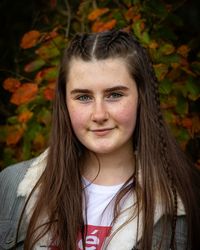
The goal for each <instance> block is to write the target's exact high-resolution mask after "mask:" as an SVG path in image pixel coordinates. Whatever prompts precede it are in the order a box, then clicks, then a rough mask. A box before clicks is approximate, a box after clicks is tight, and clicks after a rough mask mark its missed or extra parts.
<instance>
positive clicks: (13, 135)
mask: <svg viewBox="0 0 200 250" xmlns="http://www.w3.org/2000/svg"><path fill="white" fill-rule="evenodd" d="M23 133H24V129H23V128H22V127H19V126H9V127H8V128H7V138H6V144H7V145H8V146H9V145H16V144H17V143H18V142H19V140H20V139H21V138H22V136H23Z"/></svg>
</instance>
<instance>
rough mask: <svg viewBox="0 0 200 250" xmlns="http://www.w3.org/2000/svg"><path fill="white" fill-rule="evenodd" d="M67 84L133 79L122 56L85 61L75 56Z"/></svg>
mask: <svg viewBox="0 0 200 250" xmlns="http://www.w3.org/2000/svg"><path fill="white" fill-rule="evenodd" d="M67 78H68V82H67V84H70V85H74V84H78V83H79V84H84V85H85V84H86V83H88V84H89V83H92V82H93V83H96V84H97V83H105V84H109V83H111V82H115V83H122V82H130V81H131V80H132V78H131V76H130V74H129V71H128V67H127V64H126V61H125V60H124V59H122V58H114V59H111V58H109V59H104V60H95V59H93V60H91V61H83V60H82V59H79V58H78V59H77V58H73V59H72V60H71V62H70V65H69V71H68V77H67Z"/></svg>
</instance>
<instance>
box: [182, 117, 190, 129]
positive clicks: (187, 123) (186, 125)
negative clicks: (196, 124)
mask: <svg viewBox="0 0 200 250" xmlns="http://www.w3.org/2000/svg"><path fill="white" fill-rule="evenodd" d="M181 123H182V125H183V127H184V128H191V127H192V119H191V118H188V117H184V118H183V119H182V121H181Z"/></svg>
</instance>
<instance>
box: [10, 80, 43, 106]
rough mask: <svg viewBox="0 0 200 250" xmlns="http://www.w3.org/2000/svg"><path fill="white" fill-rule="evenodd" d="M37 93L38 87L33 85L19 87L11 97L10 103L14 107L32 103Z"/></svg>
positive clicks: (27, 84)
mask: <svg viewBox="0 0 200 250" xmlns="http://www.w3.org/2000/svg"><path fill="white" fill-rule="evenodd" d="M37 92H38V86H37V84H34V83H26V84H23V85H21V86H20V87H19V88H18V89H17V90H16V91H15V92H14V93H13V95H12V97H11V99H10V102H11V103H13V104H15V105H21V104H25V103H28V102H30V101H32V100H33V99H34V98H35V97H36V95H37Z"/></svg>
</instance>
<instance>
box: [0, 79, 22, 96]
mask: <svg viewBox="0 0 200 250" xmlns="http://www.w3.org/2000/svg"><path fill="white" fill-rule="evenodd" d="M20 85H21V82H20V81H19V80H17V79H15V78H12V77H9V78H7V79H5V80H4V82H3V87H4V89H6V90H8V91H9V92H11V93H12V92H15V91H16V90H17V89H18V88H19V87H20Z"/></svg>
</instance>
